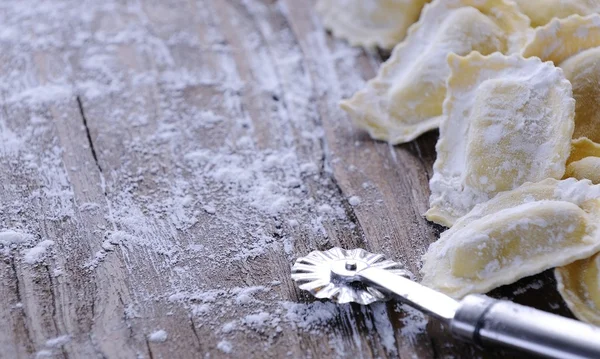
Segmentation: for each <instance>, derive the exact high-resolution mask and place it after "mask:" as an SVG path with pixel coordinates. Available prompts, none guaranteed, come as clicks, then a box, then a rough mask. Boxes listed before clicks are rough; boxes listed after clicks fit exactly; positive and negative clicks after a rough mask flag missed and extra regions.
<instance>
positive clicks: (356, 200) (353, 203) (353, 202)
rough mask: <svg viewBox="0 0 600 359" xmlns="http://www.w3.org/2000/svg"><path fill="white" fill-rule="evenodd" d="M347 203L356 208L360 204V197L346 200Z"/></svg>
mask: <svg viewBox="0 0 600 359" xmlns="http://www.w3.org/2000/svg"><path fill="white" fill-rule="evenodd" d="M348 203H350V205H351V206H358V205H359V204H360V197H358V196H352V197H350V198H348Z"/></svg>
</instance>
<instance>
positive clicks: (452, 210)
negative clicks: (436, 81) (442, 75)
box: [425, 52, 575, 227]
mask: <svg viewBox="0 0 600 359" xmlns="http://www.w3.org/2000/svg"><path fill="white" fill-rule="evenodd" d="M448 63H449V65H450V67H451V75H450V77H449V78H448V95H447V97H446V101H445V102H444V116H445V118H444V121H443V122H442V125H441V127H440V137H439V140H438V143H437V145H436V150H437V154H438V155H437V159H436V161H435V163H434V165H433V170H434V174H433V176H432V178H431V180H430V182H429V185H430V189H431V196H430V201H429V202H430V209H429V211H427V213H426V214H425V215H426V217H427V219H429V220H430V221H433V222H436V223H439V224H442V225H444V226H447V227H450V226H452V225H453V223H454V222H455V221H456V220H457V219H458V218H460V217H462V216H463V215H465V214H467V213H468V212H469V211H470V210H471V209H472V208H473V206H475V205H476V204H477V203H481V202H485V201H487V200H488V199H490V198H492V197H493V196H494V195H495V194H496V193H498V192H502V191H507V190H511V189H513V188H516V187H518V186H520V185H521V184H523V183H525V182H537V181H541V180H543V179H545V178H557V179H560V178H561V177H562V176H563V175H564V172H565V162H566V160H567V157H568V156H569V152H570V147H571V136H572V134H573V116H574V106H575V104H574V102H575V101H574V100H573V97H572V94H571V84H570V83H569V82H568V81H567V80H565V78H564V76H563V74H562V71H561V70H560V69H558V68H556V67H554V66H553V65H552V63H550V62H544V63H543V62H541V61H540V60H539V59H537V58H529V59H524V58H523V57H521V56H520V55H511V56H505V55H501V54H499V53H496V54H492V55H490V56H483V55H481V54H479V53H477V52H473V53H471V54H470V55H468V56H466V57H460V56H457V55H454V54H451V55H449V56H448Z"/></svg>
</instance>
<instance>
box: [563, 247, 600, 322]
mask: <svg viewBox="0 0 600 359" xmlns="http://www.w3.org/2000/svg"><path fill="white" fill-rule="evenodd" d="M554 275H555V277H556V284H557V288H558V292H559V293H560V295H561V296H562V298H563V299H564V301H565V303H567V306H568V307H569V309H571V312H573V315H575V316H576V317H577V318H579V319H580V320H583V321H585V322H588V323H591V324H594V325H600V254H596V255H594V256H593V257H590V258H586V259H583V260H580V261H576V262H573V263H571V264H569V265H566V266H564V267H559V268H556V269H555V270H554Z"/></svg>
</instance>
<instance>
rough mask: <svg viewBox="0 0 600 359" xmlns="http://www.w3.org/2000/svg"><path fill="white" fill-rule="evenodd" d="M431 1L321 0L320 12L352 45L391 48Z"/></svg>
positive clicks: (325, 24) (326, 22)
mask: <svg viewBox="0 0 600 359" xmlns="http://www.w3.org/2000/svg"><path fill="white" fill-rule="evenodd" d="M428 1H429V0H371V1H364V0H319V1H318V2H317V12H318V13H319V14H320V15H321V19H322V21H323V25H324V26H325V28H326V29H328V30H330V31H331V32H332V33H333V35H334V36H336V37H339V38H342V39H345V40H347V41H348V42H349V43H350V45H352V46H364V47H368V48H373V47H376V46H378V47H381V48H383V49H391V48H392V47H394V45H396V44H397V43H399V42H400V41H401V40H402V39H403V38H404V36H405V35H406V31H407V30H408V28H409V27H410V25H412V24H413V23H414V22H415V21H417V20H418V19H419V14H420V13H421V9H422V8H423V5H425V3H427V2H428Z"/></svg>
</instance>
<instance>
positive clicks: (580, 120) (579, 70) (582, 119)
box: [560, 24, 600, 142]
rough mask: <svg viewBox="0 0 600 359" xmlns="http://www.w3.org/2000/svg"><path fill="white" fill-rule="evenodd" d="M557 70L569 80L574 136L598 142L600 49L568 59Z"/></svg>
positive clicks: (599, 137)
mask: <svg viewBox="0 0 600 359" xmlns="http://www.w3.org/2000/svg"><path fill="white" fill-rule="evenodd" d="M599 29H600V24H599ZM560 67H561V68H562V69H563V71H564V73H565V77H566V78H567V79H568V80H569V81H571V84H572V86H573V97H574V98H575V101H576V102H575V132H574V133H573V137H574V138H579V137H587V138H589V139H590V140H592V141H594V142H600V47H596V48H592V49H588V50H584V51H582V52H580V53H578V54H577V55H575V56H572V57H569V58H568V59H567V60H565V61H564V62H563V63H561V64H560Z"/></svg>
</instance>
